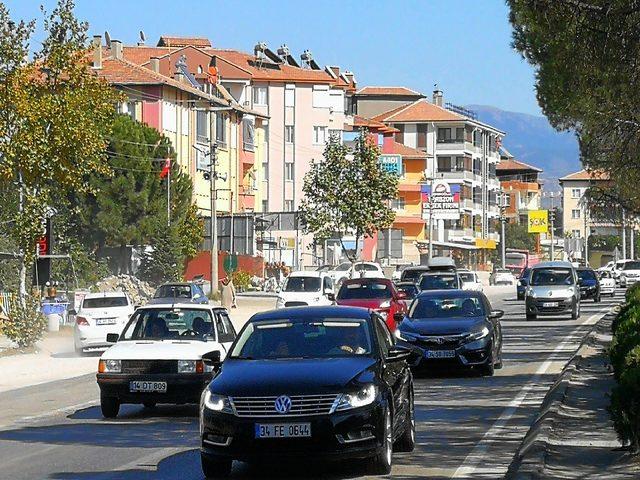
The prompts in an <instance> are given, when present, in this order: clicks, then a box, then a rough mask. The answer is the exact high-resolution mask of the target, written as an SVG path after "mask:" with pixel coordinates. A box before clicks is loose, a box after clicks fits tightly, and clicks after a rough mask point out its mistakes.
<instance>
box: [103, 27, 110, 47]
mask: <svg viewBox="0 0 640 480" xmlns="http://www.w3.org/2000/svg"><path fill="white" fill-rule="evenodd" d="M104 40H105V42H107V47H111V35H109V31H108V30H105V32H104Z"/></svg>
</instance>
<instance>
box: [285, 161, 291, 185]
mask: <svg viewBox="0 0 640 480" xmlns="http://www.w3.org/2000/svg"><path fill="white" fill-rule="evenodd" d="M284 179H285V180H289V181H293V163H291V162H285V164H284Z"/></svg>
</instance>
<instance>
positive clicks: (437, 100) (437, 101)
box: [433, 83, 444, 107]
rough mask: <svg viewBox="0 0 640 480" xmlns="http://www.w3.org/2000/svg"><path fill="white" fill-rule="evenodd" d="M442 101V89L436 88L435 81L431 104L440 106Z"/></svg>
mask: <svg viewBox="0 0 640 480" xmlns="http://www.w3.org/2000/svg"><path fill="white" fill-rule="evenodd" d="M443 102H444V99H443V97H442V90H440V89H439V88H438V84H437V83H436V84H435V85H434V90H433V104H434V105H437V106H439V107H442V106H443V105H442V104H443Z"/></svg>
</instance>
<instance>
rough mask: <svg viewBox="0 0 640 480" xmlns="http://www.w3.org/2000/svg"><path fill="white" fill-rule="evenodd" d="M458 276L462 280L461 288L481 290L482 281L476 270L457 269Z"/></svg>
mask: <svg viewBox="0 0 640 480" xmlns="http://www.w3.org/2000/svg"><path fill="white" fill-rule="evenodd" d="M458 276H459V277H460V280H461V282H462V290H473V291H475V292H481V291H482V282H481V281H480V277H479V276H478V273H477V272H470V271H468V270H458Z"/></svg>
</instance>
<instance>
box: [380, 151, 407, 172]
mask: <svg viewBox="0 0 640 480" xmlns="http://www.w3.org/2000/svg"><path fill="white" fill-rule="evenodd" d="M378 162H379V163H380V166H381V167H382V169H383V170H385V171H386V172H389V173H393V174H394V175H398V176H400V175H401V174H402V155H397V154H387V153H385V154H383V155H380V156H379V157H378Z"/></svg>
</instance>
